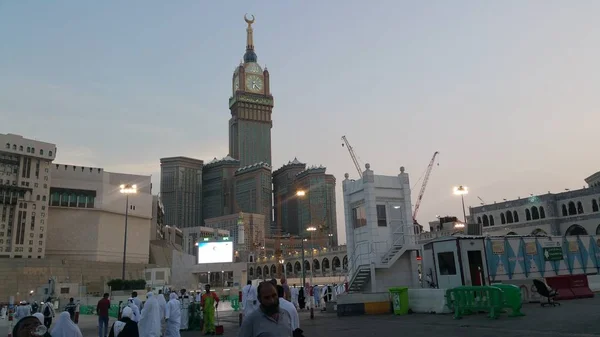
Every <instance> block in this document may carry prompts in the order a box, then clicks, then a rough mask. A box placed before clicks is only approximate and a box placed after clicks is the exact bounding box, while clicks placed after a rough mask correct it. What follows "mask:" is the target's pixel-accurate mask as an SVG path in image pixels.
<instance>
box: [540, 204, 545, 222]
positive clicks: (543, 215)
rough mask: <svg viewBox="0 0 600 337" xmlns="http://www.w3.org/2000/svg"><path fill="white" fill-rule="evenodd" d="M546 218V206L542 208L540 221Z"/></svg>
mask: <svg viewBox="0 0 600 337" xmlns="http://www.w3.org/2000/svg"><path fill="white" fill-rule="evenodd" d="M545 218H546V211H544V206H540V219H545Z"/></svg>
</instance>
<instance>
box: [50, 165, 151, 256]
mask: <svg viewBox="0 0 600 337" xmlns="http://www.w3.org/2000/svg"><path fill="white" fill-rule="evenodd" d="M50 174H51V176H52V182H51V185H50V200H49V201H50V203H49V208H50V210H49V212H48V213H49V216H48V227H49V228H51V230H50V231H48V238H47V248H46V254H47V256H49V257H56V258H63V259H67V260H87V261H98V262H120V261H123V243H124V234H125V219H126V217H125V215H126V213H127V227H128V230H127V262H129V263H148V256H149V244H150V237H151V232H152V231H153V228H152V203H153V202H152V200H153V196H152V194H151V190H152V184H151V182H150V176H141V175H132V174H123V173H112V172H106V171H104V170H103V169H101V168H95V167H84V166H75V165H64V164H52V165H51V167H50ZM121 184H131V185H134V184H135V185H136V186H137V193H135V194H129V204H128V205H127V202H126V195H125V194H122V193H121V192H120V188H119V186H120V185H121Z"/></svg>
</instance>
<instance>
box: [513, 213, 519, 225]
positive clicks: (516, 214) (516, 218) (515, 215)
mask: <svg viewBox="0 0 600 337" xmlns="http://www.w3.org/2000/svg"><path fill="white" fill-rule="evenodd" d="M513 219H514V220H515V222H519V213H517V211H513Z"/></svg>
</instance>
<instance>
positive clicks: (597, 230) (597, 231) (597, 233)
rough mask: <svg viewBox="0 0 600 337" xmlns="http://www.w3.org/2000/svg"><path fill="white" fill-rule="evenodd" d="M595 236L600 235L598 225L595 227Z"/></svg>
mask: <svg viewBox="0 0 600 337" xmlns="http://www.w3.org/2000/svg"><path fill="white" fill-rule="evenodd" d="M596 235H600V225H598V227H596Z"/></svg>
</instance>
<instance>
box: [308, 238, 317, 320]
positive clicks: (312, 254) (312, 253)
mask: <svg viewBox="0 0 600 337" xmlns="http://www.w3.org/2000/svg"><path fill="white" fill-rule="evenodd" d="M306 230H307V231H308V232H310V286H311V287H312V288H311V289H312V290H313V292H314V291H315V285H314V284H313V274H314V273H315V264H314V261H315V247H314V238H313V233H314V232H315V231H316V230H317V227H314V226H310V227H308V228H307V229H306ZM313 299H314V296H313ZM313 299H311V306H310V319H313V318H315V313H314V310H313V308H314V306H315V303H313Z"/></svg>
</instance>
